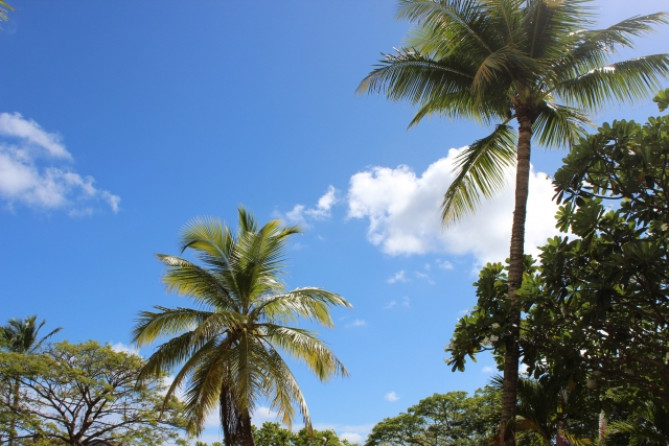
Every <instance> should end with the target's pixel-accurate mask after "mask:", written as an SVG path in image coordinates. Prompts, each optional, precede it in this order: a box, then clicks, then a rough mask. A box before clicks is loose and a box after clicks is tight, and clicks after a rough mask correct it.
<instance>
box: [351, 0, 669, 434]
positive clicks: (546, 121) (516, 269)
mask: <svg viewBox="0 0 669 446" xmlns="http://www.w3.org/2000/svg"><path fill="white" fill-rule="evenodd" d="M587 3H588V1H586V0H402V1H401V2H400V5H401V6H400V12H399V15H400V17H402V18H406V19H408V20H409V21H411V22H413V23H415V24H416V25H417V29H416V30H415V32H414V34H413V36H412V38H411V39H410V40H409V44H408V46H407V47H405V48H403V49H399V50H397V52H396V53H394V54H388V55H386V56H385V58H384V59H383V60H382V61H381V62H380V64H379V66H378V67H377V68H376V69H374V70H373V71H372V72H371V73H370V74H369V75H368V76H367V77H366V78H365V79H364V80H363V81H362V83H361V84H360V86H359V91H362V92H377V91H378V92H382V93H385V94H386V96H387V97H388V98H389V99H392V100H408V101H410V102H412V103H414V104H417V105H418V106H419V110H418V113H417V114H416V116H415V118H414V119H413V121H412V123H411V124H412V125H413V124H416V123H418V122H419V121H420V120H421V119H422V118H423V117H425V116H427V115H432V114H438V115H443V116H446V117H449V118H466V119H475V120H478V121H481V122H483V123H485V124H493V123H495V124H496V126H495V128H494V130H493V132H492V133H491V134H490V135H488V136H486V137H484V138H481V139H479V140H477V141H474V142H473V143H472V144H471V145H470V146H469V147H468V148H467V149H466V150H465V151H464V152H463V153H462V154H461V155H460V157H459V158H458V160H457V169H458V171H457V174H456V178H455V180H454V182H453V183H452V184H451V186H450V187H449V188H448V190H447V191H446V194H445V196H444V201H443V209H442V210H443V219H444V221H450V220H452V219H453V218H456V219H457V218H459V217H460V216H462V215H463V214H465V213H467V212H469V211H471V210H472V209H473V208H474V207H475V206H476V205H477V204H478V203H479V201H480V197H481V196H484V197H490V196H492V195H493V194H494V192H496V191H497V190H498V189H499V188H500V187H501V186H502V184H503V177H504V171H505V170H506V168H508V167H509V166H513V165H514V164H515V167H516V179H515V205H514V212H513V224H512V229H511V243H510V268H509V281H508V287H509V292H508V299H509V300H510V301H511V303H512V306H514V307H517V306H518V305H517V304H516V290H517V289H518V288H519V287H520V285H521V281H522V274H523V252H524V246H523V245H524V234H525V218H526V204H527V196H528V182H529V172H530V147H531V142H532V140H533V139H535V140H536V142H538V143H539V144H541V145H544V146H549V147H560V146H565V145H571V144H573V143H574V142H576V140H577V139H578V137H579V136H581V135H583V125H584V124H587V123H588V119H587V115H586V113H587V111H589V110H593V109H598V108H601V107H602V106H604V105H605V104H607V103H608V102H609V101H612V100H616V101H617V100H624V101H627V100H631V99H635V98H640V97H644V96H647V95H648V94H649V93H651V92H652V91H653V90H654V89H656V88H657V87H658V81H659V79H661V78H663V77H666V76H667V75H668V74H669V55H668V54H658V55H650V56H643V57H638V58H635V59H632V60H625V61H619V62H615V63H610V61H609V55H611V54H612V53H613V52H614V51H615V50H616V49H618V48H620V47H629V46H631V45H632V38H633V37H635V36H638V35H640V34H643V33H645V32H647V31H649V30H651V27H652V26H653V25H656V24H666V23H667V16H666V15H665V14H662V13H657V14H651V15H646V16H637V17H632V18H630V19H627V20H624V21H622V22H620V23H617V24H615V25H612V26H610V27H608V28H604V29H591V25H592V23H593V17H592V16H591V15H590V13H589V11H588V9H587ZM514 121H515V122H516V123H517V125H518V131H517V133H514V131H513V130H512V127H511V126H512V123H513V122H514ZM510 317H511V321H510V322H511V323H510V328H511V330H512V332H511V336H510V337H508V339H509V345H507V346H506V349H505V350H506V352H505V366H504V395H503V404H502V431H503V432H502V433H503V442H504V444H506V445H511V444H513V443H514V436H513V428H512V426H513V423H511V420H513V419H514V415H515V404H516V383H517V379H518V360H519V350H518V335H519V324H520V310H519V308H514V311H512V312H511V313H510Z"/></svg>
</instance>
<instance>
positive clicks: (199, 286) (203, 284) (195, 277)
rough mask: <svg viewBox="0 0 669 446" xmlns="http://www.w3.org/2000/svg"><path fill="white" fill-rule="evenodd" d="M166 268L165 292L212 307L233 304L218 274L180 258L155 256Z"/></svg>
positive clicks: (163, 255)
mask: <svg viewBox="0 0 669 446" xmlns="http://www.w3.org/2000/svg"><path fill="white" fill-rule="evenodd" d="M156 257H158V259H159V260H160V261H161V262H162V263H163V264H164V265H166V266H167V267H168V270H167V271H166V272H165V274H164V275H163V283H165V284H166V285H167V290H168V291H172V292H176V293H178V294H180V295H187V296H190V297H193V298H195V299H197V300H199V301H201V302H203V303H205V304H209V305H213V306H230V305H232V303H233V300H232V295H231V293H230V292H229V290H228V289H227V288H226V287H225V286H224V284H223V283H221V275H220V273H219V274H218V275H217V274H214V272H213V271H211V270H207V269H205V268H202V267H200V266H198V265H196V264H194V263H192V262H190V261H188V260H186V259H183V258H181V257H176V256H171V255H165V254H156Z"/></svg>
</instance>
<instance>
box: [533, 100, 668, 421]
mask: <svg viewBox="0 0 669 446" xmlns="http://www.w3.org/2000/svg"><path fill="white" fill-rule="evenodd" d="M665 94H666V92H665ZM668 172H669V116H662V117H657V118H649V120H648V122H647V123H645V124H644V125H642V124H639V123H635V122H626V121H615V122H613V123H612V124H604V125H603V126H602V127H601V128H600V129H599V131H598V132H597V133H596V134H594V135H592V136H590V137H589V138H587V139H585V140H583V141H582V142H581V143H580V144H578V145H577V146H576V147H575V148H574V149H573V151H572V153H570V154H569V156H567V157H566V158H565V165H564V166H563V167H562V168H560V169H559V170H558V172H556V175H555V182H556V185H557V188H558V197H559V198H560V199H561V200H562V203H563V205H562V207H561V208H560V211H559V224H560V226H561V228H562V229H564V230H569V231H571V232H572V233H573V234H574V236H576V237H571V238H567V237H558V238H555V239H552V240H550V242H549V244H548V245H547V246H546V247H544V248H543V250H542V251H543V252H542V255H541V258H542V268H541V269H542V274H541V275H540V276H539V277H538V280H537V288H538V289H539V290H540V292H539V293H537V297H538V302H537V305H536V306H535V308H533V310H532V311H531V312H529V314H528V325H529V326H530V327H542V328H541V333H538V332H537V331H536V330H529V331H528V333H527V339H528V349H527V362H528V364H529V365H530V366H531V367H534V366H535V365H536V369H537V371H538V372H541V371H542V367H544V366H546V365H548V366H550V368H551V369H555V368H557V367H560V366H561V364H564V363H565V362H569V363H571V364H572V368H579V369H582V370H583V371H584V373H587V374H589V377H590V380H591V386H597V387H601V388H605V389H606V388H608V389H615V388H622V389H628V391H629V390H633V391H634V392H633V393H631V394H630V395H629V396H628V398H627V401H628V402H629V401H630V400H632V399H636V400H638V403H639V404H645V403H646V402H648V401H652V402H655V403H656V405H657V406H663V407H664V408H665V410H669V331H668V329H669V279H668V277H669V270H668V267H667V265H669V173H668ZM530 347H531V348H530ZM635 393H636V397H634V394H635Z"/></svg>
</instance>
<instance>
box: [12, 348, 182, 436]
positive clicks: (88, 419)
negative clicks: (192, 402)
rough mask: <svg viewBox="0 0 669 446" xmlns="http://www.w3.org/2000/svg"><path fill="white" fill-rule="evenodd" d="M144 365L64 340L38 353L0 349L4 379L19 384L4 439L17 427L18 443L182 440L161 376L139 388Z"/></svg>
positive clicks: (133, 357)
mask: <svg viewBox="0 0 669 446" xmlns="http://www.w3.org/2000/svg"><path fill="white" fill-rule="evenodd" d="M142 365H143V360H142V358H140V357H139V356H136V355H132V354H128V353H124V352H115V351H113V350H112V349H111V347H109V346H101V345H99V344H98V343H96V342H94V341H89V342H86V343H83V344H69V343H67V342H61V343H58V344H55V345H54V346H52V347H50V348H48V349H46V350H44V351H42V352H41V354H39V355H21V354H18V353H13V352H0V381H2V380H5V379H9V380H11V381H13V382H20V383H21V394H20V400H19V403H18V404H17V405H16V407H15V408H14V410H15V412H14V415H15V418H14V420H15V421H16V422H14V423H13V424H12V425H9V426H8V425H3V424H0V436H1V435H2V432H3V431H5V432H6V431H8V430H9V431H12V430H13V431H14V432H13V434H14V437H15V442H16V444H63V445H72V446H87V445H100V444H109V445H111V444H124V445H137V446H139V445H161V444H164V443H165V441H167V440H168V439H174V438H176V437H177V435H178V430H179V426H180V425H181V424H182V423H183V421H182V420H181V417H180V412H181V410H180V407H179V404H178V402H177V401H175V400H171V401H170V403H169V404H167V405H166V406H165V407H163V400H164V392H165V390H166V387H165V386H163V385H162V383H161V381H160V380H159V379H156V380H146V381H144V382H143V383H142V385H137V378H138V376H139V372H140V369H141V367H142ZM2 399H3V401H0V404H2V405H5V404H7V403H8V401H7V400H5V398H4V397H3V398H2ZM0 421H1V420H0ZM39 442H42V443H39Z"/></svg>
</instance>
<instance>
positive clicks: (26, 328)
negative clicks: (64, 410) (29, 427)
mask: <svg viewBox="0 0 669 446" xmlns="http://www.w3.org/2000/svg"><path fill="white" fill-rule="evenodd" d="M36 321H37V315H33V316H29V317H27V318H25V319H10V320H9V322H8V323H7V325H5V326H0V346H1V347H2V348H4V349H6V350H8V351H10V352H13V353H19V354H21V355H30V354H33V353H36V352H38V351H39V350H40V348H41V347H42V345H43V344H44V342H46V340H47V339H49V338H50V337H51V336H53V335H55V334H56V333H58V332H59V331H60V330H61V329H62V328H61V327H58V328H56V329H54V330H51V331H50V332H49V333H47V334H46V335H45V336H42V338H41V339H40V338H39V332H40V330H41V329H42V327H44V324H46V321H44V320H43V321H42V322H40V323H39V325H37V324H36ZM9 391H10V392H11V398H8V399H10V402H9V405H10V407H11V408H12V418H11V420H10V426H9V432H10V434H9V441H8V444H9V446H12V445H13V444H14V436H15V435H16V413H17V412H18V409H17V408H18V404H19V400H20V396H21V382H20V381H19V380H18V379H17V380H16V381H15V382H13V383H10V385H9Z"/></svg>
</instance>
